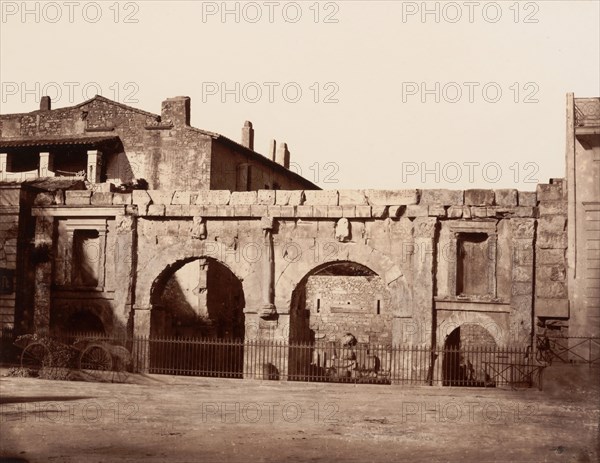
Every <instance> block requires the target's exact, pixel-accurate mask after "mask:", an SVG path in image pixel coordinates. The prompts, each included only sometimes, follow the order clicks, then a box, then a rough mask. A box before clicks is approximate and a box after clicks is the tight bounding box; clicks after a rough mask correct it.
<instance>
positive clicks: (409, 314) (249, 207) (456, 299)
mask: <svg viewBox="0 0 600 463" xmlns="http://www.w3.org/2000/svg"><path fill="white" fill-rule="evenodd" d="M560 185H561V184H560V182H558V181H553V182H552V183H551V184H550V185H546V186H544V185H542V186H540V188H539V190H538V193H537V194H539V195H540V196H541V197H542V198H544V200H543V201H541V202H539V203H538V200H537V194H536V193H535V192H533V193H532V192H517V191H516V190H496V191H493V190H467V191H452V190H423V191H418V190H398V191H385V190H339V191H338V190H330V191H310V190H306V191H302V190H292V191H289V190H288V191H286V190H277V191H274V190H259V191H251V192H230V191H227V190H204V191H189V190H175V191H173V190H148V191H144V190H135V191H134V192H133V193H128V194H122V193H111V192H106V191H68V192H66V194H65V195H64V198H62V197H60V195H56V198H55V199H53V200H52V201H51V203H47V204H46V207H44V208H40V209H38V210H34V214H36V215H37V216H38V217H39V220H42V218H43V220H48V216H52V217H55V219H53V220H56V223H57V224H58V226H57V229H58V230H59V234H60V233H63V235H64V232H61V231H60V230H62V227H61V226H60V224H61V223H63V222H65V223H67V224H68V223H69V221H72V220H73V216H74V215H75V216H78V217H84V216H86V215H89V214H92V213H93V214H94V215H96V216H97V217H105V220H106V224H107V225H106V229H107V233H106V249H107V252H106V264H105V266H106V269H107V270H106V287H105V288H104V289H103V290H102V291H101V292H100V293H98V292H96V293H95V295H96V297H98V298H100V299H102V300H103V301H105V302H107V303H108V304H109V306H111V307H112V310H113V311H114V313H115V315H114V317H113V319H112V321H111V322H110V323H108V325H110V326H111V328H110V329H117V328H118V329H125V327H126V326H127V323H131V322H132V320H131V318H133V322H132V323H133V329H134V332H135V333H136V334H143V335H145V334H148V333H150V332H151V328H150V327H151V321H152V320H151V319H152V317H151V313H152V311H153V308H154V307H156V305H157V300H156V295H157V294H158V292H157V291H158V290H157V289H156V288H157V282H159V281H161V280H162V279H163V278H164V275H167V274H168V272H170V271H171V270H169V269H171V268H174V266H175V267H176V268H179V267H180V266H183V265H184V264H185V263H187V262H192V261H196V260H198V259H207V260H208V261H216V262H219V263H222V264H223V265H224V266H225V268H227V269H229V270H230V271H231V275H232V278H233V279H232V281H231V283H233V282H238V283H239V284H240V286H241V288H242V291H243V295H242V298H243V306H244V319H245V324H246V328H245V336H246V337H247V338H257V337H258V338H265V337H268V338H274V339H287V338H289V337H290V333H294V332H295V330H298V329H300V330H302V329H307V328H308V329H311V330H313V331H319V330H315V328H317V327H318V326H317V325H318V324H319V323H321V324H327V323H329V322H330V321H331V322H333V323H334V324H337V325H338V326H339V327H340V328H339V331H340V333H341V331H344V332H346V331H348V332H352V333H353V334H355V335H356V336H357V337H359V339H361V340H363V341H365V342H367V341H369V340H370V341H372V342H382V343H385V342H390V341H391V342H394V343H408V344H417V345H427V344H429V343H431V342H432V341H433V342H436V343H438V344H443V343H444V342H445V339H446V337H447V336H448V335H449V334H450V333H451V332H452V331H453V330H454V329H455V328H456V327H458V326H461V325H479V326H481V327H483V328H484V329H485V330H486V331H487V332H488V333H489V335H490V336H491V337H492V338H493V339H494V341H495V343H496V344H497V345H508V344H515V343H518V344H525V343H528V342H529V337H530V335H531V333H532V331H533V321H534V312H533V307H534V305H533V304H534V298H535V296H536V295H535V294H534V290H535V286H534V285H545V284H550V285H551V286H552V287H553V288H554V286H556V285H554V283H555V282H556V281H555V280H552V276H553V275H555V274H556V272H557V271H558V270H559V269H558V270H551V269H550V270H548V269H547V267H548V266H550V267H551V268H554V267H555V266H556V265H557V264H556V263H552V264H551V263H550V262H549V261H548V258H549V256H556V254H557V253H556V252H555V251H556V249H555V248H554V247H549V244H551V243H554V242H555V241H552V240H554V238H556V237H558V238H556V239H559V238H560V232H559V231H553V230H554V229H552V230H550V229H548V228H547V227H548V226H551V227H555V226H557V227H558V228H561V227H562V228H564V218H563V219H562V220H559V219H557V218H556V217H557V216H558V217H560V215H561V213H560V211H561V210H562V209H560V207H561V206H560V204H562V203H561V201H562V200H559V199H552V198H554V195H556V194H558V193H556V191H555V190H557V189H558V190H559V195H562V189H560V188H561V187H560ZM548 195H549V196H548ZM552 201H557V202H556V203H553V202H552ZM538 206H539V209H540V210H538ZM49 211H52V213H51V214H49V213H48V212H49ZM538 214H540V216H541V217H540V219H539V220H538V218H537V216H538ZM265 217H271V218H272V219H273V223H272V224H271V225H268V228H265ZM78 220H83V219H78ZM86 220H92V219H91V218H88V219H86ZM93 220H97V219H93ZM125 220H127V221H128V224H127V225H126V226H122V223H123V221H125ZM557 221H560V224H559V225H560V226H559V225H557ZM90 223H91V222H90ZM119 230H120V231H119ZM540 231H543V232H544V234H540ZM473 233H475V234H479V235H481V236H483V237H484V240H483V241H482V244H481V247H479V248H477V249H478V250H479V251H481V252H485V259H478V262H479V264H478V265H483V267H482V269H481V271H480V273H481V274H482V275H485V283H484V284H481V285H479V286H478V287H483V288H485V287H486V285H487V288H488V290H489V291H488V292H487V293H486V292H484V293H482V294H477V295H469V294H458V293H457V288H458V286H457V278H458V275H459V270H458V266H457V262H458V259H457V258H459V257H460V256H459V255H458V254H457V252H458V251H457V246H458V245H457V243H460V240H461V236H463V235H464V234H466V235H467V236H470V235H472V234H473ZM548 233H550V234H548ZM119 239H120V240H123V239H126V240H125V242H124V243H125V245H126V246H128V247H126V249H127V251H126V252H125V257H124V256H123V255H122V252H123V251H122V248H119V246H118V245H117V241H118V240H119ZM61 240H64V238H60V237H59V238H58V239H57V240H56V241H57V243H59V248H61V246H62V247H66V248H68V246H63V245H60V243H62V242H63V241H61ZM534 243H537V247H535V246H536V244H534ZM561 243H562V242H561ZM122 244H123V243H122ZM559 244H560V243H559ZM271 247H272V251H269V249H271ZM117 250H118V251H117ZM560 251H561V252H562V255H563V256H564V249H562V250H560ZM270 252H271V254H272V255H271V254H269V253H270ZM536 253H539V255H540V258H539V259H537V260H536ZM270 255H271V257H270V258H269V256H270ZM542 256H543V258H542ZM122 259H127V260H126V261H123V260H122ZM344 262H351V263H356V264H359V265H362V266H364V267H366V268H368V269H370V270H371V271H372V272H373V273H374V274H375V275H376V276H377V278H378V280H377V284H376V286H378V288H380V289H373V288H370V289H369V288H366V287H365V288H363V286H364V282H363V283H358V280H357V281H354V280H355V279H356V278H357V277H355V276H352V275H351V274H349V275H347V276H344V275H334V276H327V277H325V276H319V271H320V270H321V269H322V268H323V266H324V265H326V264H330V263H344ZM60 265H61V264H60V263H58V264H57V265H56V266H55V268H56V269H60V268H61V267H60ZM465 265H468V262H467V263H466V264H465ZM269 267H272V275H273V276H272V280H270V277H268V275H269V273H270V272H271V271H270V270H268V268H269ZM484 267H486V268H484ZM209 268H210V266H209ZM38 271H39V270H38ZM165 272H167V273H165ZM559 273H560V272H559ZM548 275H549V276H550V280H548V279H547V276H548ZM54 278H56V274H55V276H54ZM482 278H483V276H482ZM534 279H535V280H536V281H535V282H534ZM269 281H272V283H269ZM228 285H229V283H228V284H227V285H225V286H228ZM269 285H272V289H269ZM319 285H321V286H322V285H325V287H328V285H337V287H338V288H339V289H341V290H343V291H345V292H346V293H348V294H350V293H352V294H353V296H352V299H353V300H354V302H352V301H351V302H352V304H351V305H353V306H354V305H356V307H359V308H361V309H360V310H357V313H356V314H349V313H342V312H338V313H336V314H333V313H331V312H329V313H328V312H327V310H328V309H327V308H328V307H331V306H332V305H335V304H336V302H335V301H333V300H329V299H328V298H331V294H332V293H331V291H328V290H327V291H325V290H320V289H319ZM208 286H209V285H208V283H207V287H208ZM213 286H214V287H215V288H217V287H219V283H218V282H215V283H213ZM134 287H135V291H134V290H133V288H134ZM298 288H301V289H302V291H301V292H303V294H304V295H303V296H302V297H301V298H303V304H304V305H303V304H302V303H299V299H298V297H299V296H298V291H297V290H298ZM357 288H358V289H357ZM360 288H362V289H360ZM224 291H226V288H225V289H224ZM552 291H554V290H552ZM557 291H558V290H557ZM318 292H321V293H324V294H325V293H326V294H327V295H326V296H324V297H323V300H322V304H323V311H322V312H319V313H318V314H313V313H312V311H313V310H314V308H315V307H314V302H315V301H314V299H315V294H316V293H318ZM217 293H218V291H217V292H215V293H213V294H214V295H215V298H216V299H214V300H215V301H224V300H226V295H223V294H221V295H219V294H217ZM270 293H272V299H269V298H270V297H271V296H269V294H270ZM375 293H378V294H381V295H382V296H381V309H380V314H379V315H376V314H374V313H369V314H367V313H365V314H362V311H364V310H362V307H368V310H367V312H369V311H372V310H376V309H374V304H376V302H375V300H376V299H378V298H377V297H375V296H376V295H377V294H375ZM67 294H72V293H67V292H62V293H61V292H60V291H58V292H56V291H55V294H54V296H53V297H54V301H55V304H58V303H59V302H60V301H62V302H64V300H65V298H66V297H67V296H66V295H67ZM207 294H209V295H210V294H211V293H210V289H209V291H208V293H207ZM536 294H537V297H538V299H541V298H542V297H543V298H544V299H545V300H548V299H551V302H554V301H556V300H558V301H560V300H561V298H563V295H562V293H561V292H560V291H559V292H557V293H554V292H550V291H543V292H540V291H539V290H538V292H537V293H536ZM79 296H81V294H79ZM540 296H542V297H540ZM549 296H551V297H549ZM69 297H71V296H69ZM294 298H296V299H294ZM300 302H302V301H300ZM338 302H339V301H338ZM347 302H348V301H347ZM203 303H206V304H208V301H204V302H203ZM269 304H274V306H275V308H276V313H277V316H276V317H274V318H264V317H263V316H262V315H263V311H264V308H265V307H266V306H268V305H269ZM159 305H160V304H159ZM132 308H133V309H134V310H133V313H132V312H131V310H132ZM306 309H308V310H310V311H311V314H310V317H309V319H307V325H306V326H303V325H302V322H301V321H299V320H301V319H302V318H301V317H300V315H301V314H299V313H297V312H296V311H298V310H306ZM537 309H538V306H537V305H536V311H537ZM103 311H104V309H102V310H100V311H99V312H101V313H103ZM359 313H360V315H359ZM314 315H318V316H314ZM355 315H356V316H355ZM536 315H537V312H536ZM104 317H105V318H106V316H105V315H104ZM305 318H306V317H305ZM301 325H302V326H301ZM342 334H343V333H342ZM328 335H329V334H326V336H328Z"/></svg>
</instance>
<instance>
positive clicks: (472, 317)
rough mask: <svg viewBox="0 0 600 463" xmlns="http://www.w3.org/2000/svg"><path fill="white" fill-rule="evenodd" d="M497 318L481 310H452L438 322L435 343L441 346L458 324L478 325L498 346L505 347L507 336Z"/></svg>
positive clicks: (503, 326) (504, 327) (503, 325)
mask: <svg viewBox="0 0 600 463" xmlns="http://www.w3.org/2000/svg"><path fill="white" fill-rule="evenodd" d="M498 318H499V317H492V316H490V315H488V314H487V313H483V312H465V311H454V312H452V313H451V314H450V315H449V316H448V317H446V318H445V319H444V320H443V321H442V322H441V323H439V324H438V327H437V332H436V339H437V344H438V346H440V347H443V346H444V345H445V344H446V341H447V338H448V336H449V335H450V334H451V333H452V332H453V331H454V330H455V329H456V328H458V327H460V326H464V325H479V326H481V327H482V328H483V329H485V330H486V331H487V332H488V333H489V335H490V336H491V337H492V338H493V340H494V342H495V344H496V345H497V346H498V347H505V346H507V345H508V340H509V336H508V332H507V328H506V326H505V324H504V323H502V321H501V320H498Z"/></svg>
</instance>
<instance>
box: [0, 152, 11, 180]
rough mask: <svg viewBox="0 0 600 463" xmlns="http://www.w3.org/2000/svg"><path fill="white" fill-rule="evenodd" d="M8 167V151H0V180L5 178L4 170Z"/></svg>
mask: <svg viewBox="0 0 600 463" xmlns="http://www.w3.org/2000/svg"><path fill="white" fill-rule="evenodd" d="M9 167H10V166H9V165H8V153H0V181H2V180H5V179H6V172H7V170H8V168H9Z"/></svg>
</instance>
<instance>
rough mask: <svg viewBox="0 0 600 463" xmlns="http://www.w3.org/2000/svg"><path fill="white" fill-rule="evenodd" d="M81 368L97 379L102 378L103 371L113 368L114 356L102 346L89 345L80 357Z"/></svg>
mask: <svg viewBox="0 0 600 463" xmlns="http://www.w3.org/2000/svg"><path fill="white" fill-rule="evenodd" d="M79 369H80V370H82V371H85V373H87V374H88V375H90V376H92V377H94V378H95V379H102V378H104V373H103V372H105V371H111V370H112V356H111V355H110V352H108V351H107V350H106V349H105V348H104V347H102V346H98V345H91V346H88V347H87V348H86V349H85V350H84V351H83V352H82V353H81V356H80V357H79Z"/></svg>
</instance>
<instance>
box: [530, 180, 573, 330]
mask: <svg viewBox="0 0 600 463" xmlns="http://www.w3.org/2000/svg"><path fill="white" fill-rule="evenodd" d="M537 197H538V201H539V218H538V221H537V234H536V249H535V256H536V281H535V288H536V295H535V316H536V318H537V319H538V320H536V321H539V324H538V325H539V326H538V329H539V328H540V327H542V326H544V325H548V326H552V327H553V328H555V329H556V331H557V332H558V333H560V332H561V331H562V334H564V335H567V334H568V330H567V328H568V318H569V300H568V292H567V246H568V242H567V192H566V185H565V183H564V181H563V180H562V179H555V180H552V181H551V183H549V184H540V185H538V187H537Z"/></svg>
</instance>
